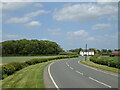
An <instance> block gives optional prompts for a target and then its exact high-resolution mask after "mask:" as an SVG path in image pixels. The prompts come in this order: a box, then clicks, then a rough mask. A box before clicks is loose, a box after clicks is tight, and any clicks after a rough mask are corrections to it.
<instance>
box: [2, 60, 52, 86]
mask: <svg viewBox="0 0 120 90" xmlns="http://www.w3.org/2000/svg"><path fill="white" fill-rule="evenodd" d="M50 62H51V61H49V62H44V63H39V64H36V65H31V66H28V67H26V68H24V69H22V70H20V71H17V72H16V73H14V74H13V75H10V76H8V77H7V78H5V79H4V80H2V87H3V88H44V81H43V70H44V67H45V66H46V65H47V64H49V63H50Z"/></svg>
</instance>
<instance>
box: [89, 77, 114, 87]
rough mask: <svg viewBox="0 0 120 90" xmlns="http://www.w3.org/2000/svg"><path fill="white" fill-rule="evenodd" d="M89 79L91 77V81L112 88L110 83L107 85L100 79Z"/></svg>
mask: <svg viewBox="0 0 120 90" xmlns="http://www.w3.org/2000/svg"><path fill="white" fill-rule="evenodd" d="M89 79H91V80H93V81H95V82H97V83H100V84H102V85H104V86H106V87H109V88H112V87H111V86H110V85H107V84H105V83H103V82H100V81H98V80H96V79H94V78H92V77H89Z"/></svg>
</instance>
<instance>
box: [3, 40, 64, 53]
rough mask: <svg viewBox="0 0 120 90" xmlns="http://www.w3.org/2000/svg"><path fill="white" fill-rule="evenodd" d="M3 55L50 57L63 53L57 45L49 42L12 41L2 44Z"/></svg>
mask: <svg viewBox="0 0 120 90" xmlns="http://www.w3.org/2000/svg"><path fill="white" fill-rule="evenodd" d="M2 51H3V52H2V54H3V55H48V54H59V52H61V51H63V50H62V48H61V47H60V46H59V45H58V44H57V43H56V42H52V41H47V40H37V39H33V40H27V39H21V40H10V41H4V42H2Z"/></svg>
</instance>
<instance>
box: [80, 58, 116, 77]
mask: <svg viewBox="0 0 120 90" xmlns="http://www.w3.org/2000/svg"><path fill="white" fill-rule="evenodd" d="M78 63H79V64H81V63H80V60H79V61H78ZM81 65H83V66H85V67H88V68H91V69H93V70H96V71H99V72H103V73H106V74H109V75H113V76H116V77H118V75H114V74H110V73H107V72H104V71H102V70H98V69H96V68H93V67H90V66H87V65H84V64H81Z"/></svg>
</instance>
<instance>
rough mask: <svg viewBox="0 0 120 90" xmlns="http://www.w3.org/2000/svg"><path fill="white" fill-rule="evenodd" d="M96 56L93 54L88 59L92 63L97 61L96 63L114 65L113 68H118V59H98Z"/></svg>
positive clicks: (119, 66)
mask: <svg viewBox="0 0 120 90" xmlns="http://www.w3.org/2000/svg"><path fill="white" fill-rule="evenodd" d="M98 57H99V56H96V55H95V56H93V57H91V58H90V61H92V62H94V63H97V64H101V65H106V66H109V67H114V68H118V69H120V61H116V60H108V59H100V58H98Z"/></svg>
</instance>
